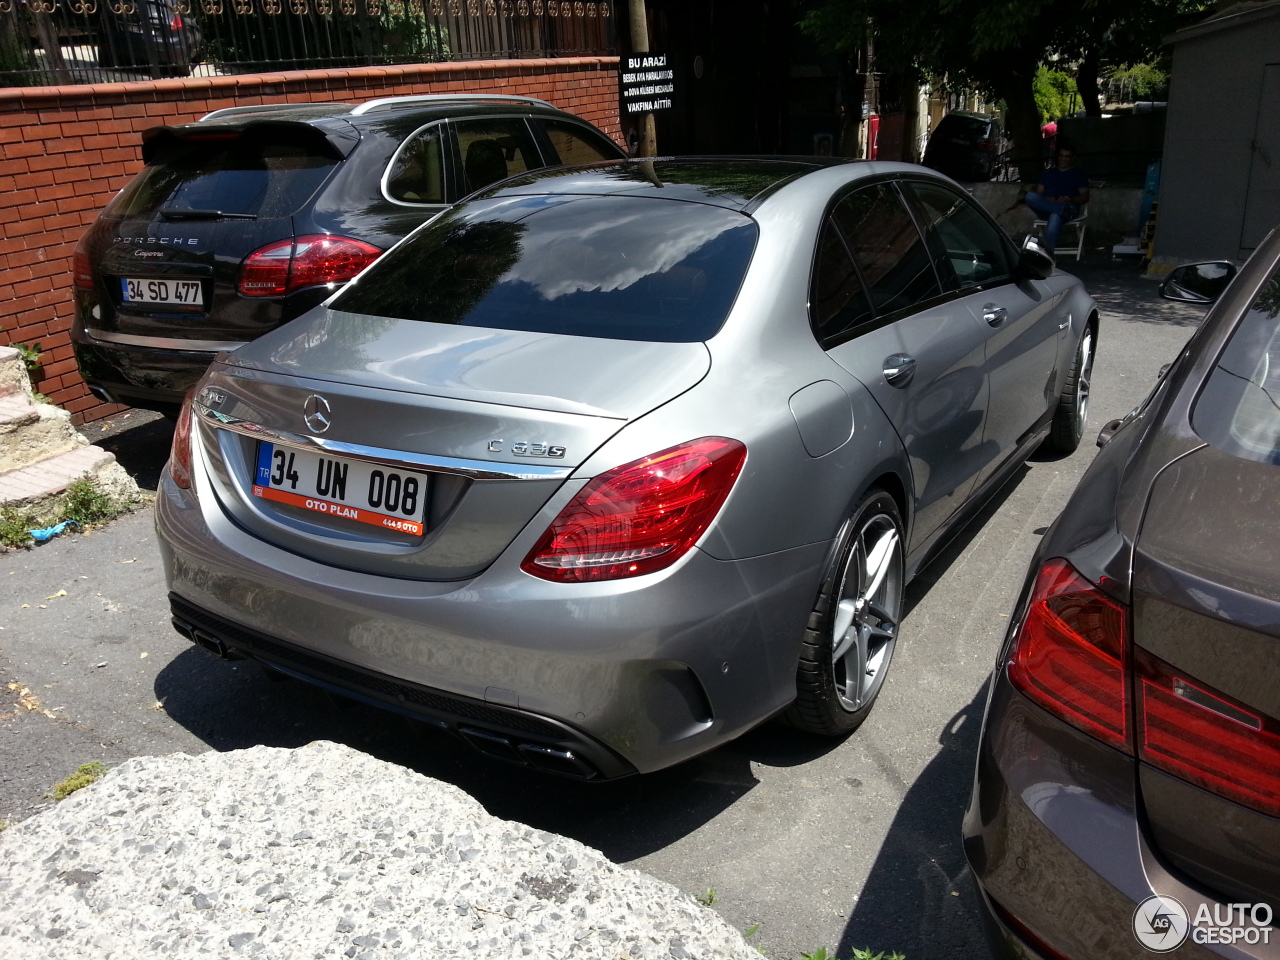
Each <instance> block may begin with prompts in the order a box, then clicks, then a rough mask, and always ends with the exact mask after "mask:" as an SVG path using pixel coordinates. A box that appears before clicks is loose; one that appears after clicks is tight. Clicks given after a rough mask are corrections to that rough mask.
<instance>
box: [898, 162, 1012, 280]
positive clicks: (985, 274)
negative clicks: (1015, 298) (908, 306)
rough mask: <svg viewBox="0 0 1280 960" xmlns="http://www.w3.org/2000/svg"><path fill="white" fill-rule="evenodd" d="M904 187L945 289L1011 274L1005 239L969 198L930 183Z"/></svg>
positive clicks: (910, 184)
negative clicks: (912, 199) (913, 202)
mask: <svg viewBox="0 0 1280 960" xmlns="http://www.w3.org/2000/svg"><path fill="white" fill-rule="evenodd" d="M905 186H906V188H907V189H908V190H909V191H910V192H911V194H912V195H913V196H914V197H915V198H916V200H917V201H918V203H919V208H918V209H919V210H920V211H921V213H922V219H923V221H924V224H925V235H926V237H927V238H928V240H929V242H930V246H931V247H932V248H933V251H934V256H935V258H936V259H937V260H938V261H939V263H938V266H939V271H938V272H939V273H940V274H941V276H942V280H943V283H944V284H945V285H946V286H947V288H948V289H951V290H963V289H964V288H966V287H976V286H984V285H986V284H989V283H995V282H999V281H1003V280H1007V279H1009V278H1010V277H1011V276H1012V273H1013V260H1012V258H1011V256H1010V251H1009V244H1008V242H1007V241H1006V240H1005V238H1004V236H1003V235H1002V234H1001V233H1000V231H999V230H998V229H997V228H996V227H995V226H993V225H992V224H991V221H989V220H988V219H987V218H986V217H984V216H983V215H982V213H981V212H979V211H978V210H977V208H975V207H974V205H973V202H972V201H970V200H967V199H965V198H964V197H962V196H960V195H959V194H958V193H955V192H954V191H951V190H948V189H947V188H946V187H943V186H939V185H936V184H932V183H921V182H912V183H908V184H905Z"/></svg>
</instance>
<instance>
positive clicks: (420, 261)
mask: <svg viewBox="0 0 1280 960" xmlns="http://www.w3.org/2000/svg"><path fill="white" fill-rule="evenodd" d="M756 234H757V230H756V225H755V221H753V220H751V219H750V218H749V217H746V216H744V215H743V214H740V213H735V212H733V211H730V210H725V209H723V208H721V207H712V206H708V205H706V204H700V203H684V202H680V201H671V200H653V199H640V198H634V197H577V198H563V197H556V198H547V197H520V198H518V199H517V200H515V201H511V200H506V201H502V200H495V201H482V202H481V203H478V204H471V205H469V206H468V207H464V208H460V209H459V210H457V211H455V212H453V213H449V214H446V215H444V216H442V217H440V218H439V219H437V220H434V221H432V222H431V223H430V224H428V225H427V226H425V227H423V228H422V229H421V230H419V231H418V232H417V233H415V234H414V235H413V236H411V237H410V238H409V239H408V240H406V241H405V242H404V243H402V244H401V245H400V246H398V247H396V248H395V249H394V250H392V251H391V252H390V253H388V254H387V255H386V256H384V257H383V258H382V259H381V260H379V261H378V262H377V263H376V264H374V265H373V266H372V267H370V268H369V270H368V271H366V273H365V274H364V275H363V276H362V277H361V278H360V280H359V281H358V282H356V283H354V284H352V285H350V286H348V287H347V288H346V289H345V290H343V292H342V293H340V294H339V295H338V296H337V297H336V298H335V299H334V301H333V302H332V304H330V306H331V307H332V308H333V309H335V310H345V311H349V312H351V313H363V314H371V315H373V316H380V317H395V318H398V319H402V320H422V321H426V322H429V323H450V324H461V325H464V326H471V327H494V328H498V329H502V330H530V331H534V332H538V333H558V334H569V335H572V336H578V337H603V338H608V339H614V340H645V341H657V342H680V343H687V342H693V341H698V340H706V339H709V338H710V337H712V336H714V335H715V334H716V332H717V331H718V330H719V329H720V326H721V324H723V323H724V319H725V317H726V316H727V315H728V313H729V310H730V308H731V307H732V306H733V301H734V298H735V297H736V296H737V294H738V288H739V287H740V286H741V285H742V278H743V276H744V275H745V274H746V270H747V264H748V263H749V262H750V260H751V253H752V251H753V250H754V249H755V242H756Z"/></svg>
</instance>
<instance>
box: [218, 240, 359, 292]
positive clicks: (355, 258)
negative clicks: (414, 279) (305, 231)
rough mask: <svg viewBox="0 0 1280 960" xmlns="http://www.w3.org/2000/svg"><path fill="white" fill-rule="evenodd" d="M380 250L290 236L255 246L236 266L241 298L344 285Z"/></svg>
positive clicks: (346, 243) (357, 242) (337, 241)
mask: <svg viewBox="0 0 1280 960" xmlns="http://www.w3.org/2000/svg"><path fill="white" fill-rule="evenodd" d="M380 256H382V251H381V250H379V249H378V248H377V247H375V246H373V245H372V244H368V243H365V242H364V241H362V240H353V239H351V238H350V237H335V236H330V235H328V234H320V235H317V236H307V237H294V238H293V239H290V240H281V241H279V242H277V243H269V244H267V245H266V246H265V247H259V248H258V249H257V250H255V251H253V253H251V254H249V256H247V257H245V259H244V263H243V264H241V266H240V283H239V284H238V286H237V289H238V290H239V292H240V295H241V296H242V297H283V296H285V295H286V294H290V293H293V292H294V291H295V290H301V289H302V288H304V287H318V286H324V285H326V284H339V283H346V282H347V281H348V280H350V279H351V278H352V277H354V276H355V275H356V274H357V273H359V272H360V271H361V270H363V269H364V268H365V267H367V266H368V265H369V264H371V263H373V261H375V260H377V259H378V257H380Z"/></svg>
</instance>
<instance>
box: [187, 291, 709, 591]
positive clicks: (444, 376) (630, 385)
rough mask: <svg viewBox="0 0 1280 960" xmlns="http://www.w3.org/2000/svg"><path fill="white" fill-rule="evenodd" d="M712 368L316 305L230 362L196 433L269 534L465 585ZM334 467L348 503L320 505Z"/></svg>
mask: <svg viewBox="0 0 1280 960" xmlns="http://www.w3.org/2000/svg"><path fill="white" fill-rule="evenodd" d="M709 368H710V355H709V353H708V351H707V349H706V347H705V346H704V345H703V344H702V343H697V342H694V343H639V342H634V341H619V340H606V339H600V338H587V337H567V336H562V335H554V334H541V333H532V332H527V331H509V330H496V329H486V328H473V327H460V326H449V325H442V324H433V323H422V322H417V321H405V320H392V319H388V318H380V317H369V316H363V315H356V314H347V313H341V312H336V311H331V310H328V309H326V308H324V307H320V308H317V309H315V310H313V311H311V312H310V313H308V314H306V315H305V316H303V317H300V318H299V319H298V320H295V321H294V322H292V323H290V324H288V325H287V326H285V327H282V328H280V329H278V330H276V331H273V332H272V333H269V334H267V335H266V336H264V337H262V338H261V339H259V340H257V341H256V342H254V343H252V344H250V345H248V346H246V347H244V348H242V349H241V350H240V351H238V352H237V353H235V354H234V355H231V356H229V357H226V358H224V360H223V361H222V362H221V363H219V364H216V365H215V366H214V367H213V369H212V370H211V372H210V375H209V376H208V377H207V378H206V380H205V381H204V386H203V388H202V390H201V392H200V395H199V397H198V398H197V399H198V405H197V410H198V414H197V420H198V428H197V429H198V435H199V437H200V446H201V449H202V450H203V451H204V456H205V459H206V465H207V467H208V474H209V476H210V478H211V480H212V483H213V488H214V492H215V493H216V495H217V497H218V499H219V501H220V502H221V503H222V505H223V507H224V508H225V509H226V510H227V511H228V512H229V513H231V514H232V515H233V516H234V517H235V518H236V520H237V522H239V523H240V524H241V525H242V526H243V527H245V528H247V529H249V530H250V531H251V532H252V533H254V534H255V535H257V536H259V537H261V538H262V539H264V540H267V541H269V542H271V543H275V544H277V545H279V546H282V547H284V548H286V549H289V550H292V551H294V552H296V553H300V554H303V555H305V556H308V557H311V558H313V559H315V560H318V561H320V562H323V563H327V564H330V565H333V566H337V567H342V568H345V569H351V570H359V571H364V572H369V573H380V574H385V575H390V576H398V577H407V578H414V579H429V580H437V579H438V580H453V579H461V578H465V577H470V576H474V575H475V574H476V573H478V572H480V571H481V570H483V569H484V568H485V567H487V566H488V565H489V564H490V563H492V562H493V560H494V559H495V558H496V557H497V556H498V555H499V554H500V553H501V552H502V551H503V549H505V548H506V546H507V545H508V544H509V543H510V542H511V540H512V539H513V538H514V537H515V536H516V535H517V534H518V533H519V532H520V530H521V529H522V528H523V527H524V526H525V525H526V524H528V523H529V521H530V520H531V519H532V518H533V517H534V516H535V515H536V514H537V513H538V511H539V510H540V509H541V508H542V507H543V506H544V505H545V504H546V502H547V500H548V499H549V498H550V497H551V496H552V494H553V493H555V491H556V490H557V489H559V488H560V486H561V485H562V484H563V483H564V482H565V480H566V479H567V478H568V477H569V475H570V474H571V473H572V472H573V470H574V468H575V467H577V466H578V465H579V464H580V463H582V462H583V461H584V460H586V458H587V457H588V456H590V455H591V453H592V452H594V451H595V450H596V449H597V448H598V447H599V446H600V445H601V444H602V443H604V442H605V441H606V440H608V439H609V438H610V437H611V436H613V435H614V434H615V433H617V432H618V431H619V430H620V429H622V428H623V427H624V426H625V425H626V424H627V423H629V422H630V421H632V420H634V419H636V418H637V417H640V416H643V415H644V414H645V413H648V412H649V411H650V410H652V409H654V408H655V407H657V406H659V405H660V404H663V403H665V402H667V401H668V400H670V399H672V398H673V397H675V396H678V395H679V394H680V393H683V392H684V391H686V390H688V389H689V388H690V387H692V386H694V385H695V384H696V383H697V382H698V381H699V380H701V379H702V378H703V377H704V376H705V375H706V372H707V370H708V369H709ZM317 413H319V414H320V416H321V417H322V418H323V422H322V421H321V420H317V419H316V415H317ZM308 418H310V424H309V423H308ZM317 429H319V430H320V432H316V431H317ZM264 444H271V447H270V448H269V449H268V448H265V447H264V446H263V445H264ZM264 450H266V451H267V452H265V453H264ZM277 451H279V452H280V454H283V456H279V455H277ZM290 454H293V455H294V459H293V460H290V459H289V455H290ZM331 463H332V464H334V465H330V464H331ZM335 469H336V470H338V471H339V472H340V473H339V475H340V476H342V477H343V479H344V480H345V481H346V483H347V485H346V487H345V489H343V491H342V494H343V496H342V498H341V500H340V501H339V500H336V499H335V498H334V497H333V496H332V495H331V492H330V495H327V499H325V500H324V502H325V503H328V504H332V505H333V506H320V507H318V508H317V505H316V503H315V502H314V501H316V500H319V499H321V498H320V497H318V496H316V495H317V494H319V493H322V491H323V488H324V487H326V486H331V481H330V480H329V479H326V477H325V475H324V471H325V470H328V471H329V472H330V476H333V470H335ZM375 472H377V473H379V474H380V476H375ZM290 473H294V474H296V480H295V479H293V478H291V477H290ZM393 473H394V474H395V475H396V477H397V479H395V480H393V479H392V474H393ZM273 476H275V477H276V478H277V479H276V481H272V479H271V478H272V477H273ZM290 484H293V485H292V486H290ZM392 484H394V485H395V489H396V491H397V494H398V495H400V496H399V499H398V501H397V503H398V507H399V508H398V509H396V510H390V511H389V510H388V509H387V508H386V504H387V502H388V501H387V499H386V496H387V494H388V493H389V491H390V490H391V485H392ZM255 488H256V489H255ZM409 489H412V490H413V499H412V502H411V503H410V504H408V505H406V504H405V502H404V497H403V496H402V495H401V494H402V493H403V491H407V490H409ZM375 494H376V496H375ZM299 498H302V499H301V500H300V499H299ZM307 500H310V501H312V502H311V503H310V505H308V504H307V503H306V502H304V501H307ZM375 501H380V504H379V503H378V502H375ZM347 507H351V508H354V510H355V511H357V513H359V512H363V513H364V514H365V515H364V516H358V515H357V514H356V513H352V512H351V511H349V510H348V509H347ZM388 514H389V515H390V516H392V517H394V518H395V519H396V520H397V522H396V523H394V524H387V523H386V522H385V521H384V520H380V519H379V515H388Z"/></svg>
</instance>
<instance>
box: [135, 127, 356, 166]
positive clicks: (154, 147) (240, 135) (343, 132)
mask: <svg viewBox="0 0 1280 960" xmlns="http://www.w3.org/2000/svg"><path fill="white" fill-rule="evenodd" d="M343 128H345V129H343ZM242 139H246V140H258V139H261V140H277V141H279V140H284V141H291V142H294V143H297V144H299V145H302V146H306V147H307V148H308V149H310V150H314V151H315V152H317V153H319V154H321V155H323V156H326V157H328V158H329V159H331V160H342V159H344V158H345V157H346V156H347V155H348V154H350V153H351V151H352V150H354V149H355V146H356V144H357V143H358V142H359V140H360V135H359V134H358V133H357V132H356V131H355V130H354V129H353V128H352V127H350V126H349V125H347V124H343V125H342V127H336V126H335V127H332V128H329V129H326V128H325V127H322V126H319V125H316V124H311V123H298V122H295V121H291V120H246V121H245V122H244V123H227V124H218V125H217V126H216V127H206V126H201V125H200V124H199V123H198V122H197V123H184V124H180V125H176V126H172V127H151V128H150V129H148V130H144V131H142V160H143V162H144V163H151V162H153V161H154V160H155V158H156V157H157V156H159V155H160V153H161V152H162V151H164V150H165V149H167V148H169V147H172V146H176V145H177V144H179V143H208V144H209V145H211V146H212V145H214V144H216V143H218V142H219V141H222V142H225V141H231V140H242Z"/></svg>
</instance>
